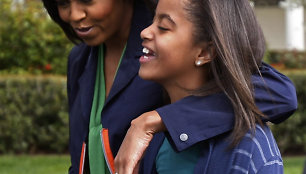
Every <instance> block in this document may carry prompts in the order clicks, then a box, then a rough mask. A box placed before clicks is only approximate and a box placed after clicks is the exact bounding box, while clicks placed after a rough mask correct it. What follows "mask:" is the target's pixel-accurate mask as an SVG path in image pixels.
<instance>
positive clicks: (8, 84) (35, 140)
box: [0, 71, 306, 154]
mask: <svg viewBox="0 0 306 174" xmlns="http://www.w3.org/2000/svg"><path fill="white" fill-rule="evenodd" d="M284 73H285V74H286V75H288V76H289V77H290V79H291V80H292V81H293V82H294V83H295V85H296V88H297V95H298V102H299V108H298V111H297V112H296V113H295V114H294V115H293V116H291V117H290V118H289V119H288V120H287V121H285V122H283V123H281V124H278V125H273V126H272V130H273V132H274V135H275V137H276V140H277V142H278V144H279V147H280V149H281V151H282V152H283V153H294V152H297V151H298V152H299V153H302V152H306V126H305V125H306V102H305V100H306V71H294V72H293V71H291V72H284ZM68 138H69V137H68V114H67V96H66V80H65V78H64V77H61V76H27V77H24V76H5V77H3V76H2V77H1V76H0V154H1V153H39V152H44V153H46V152H47V153H62V152H67V149H68Z"/></svg>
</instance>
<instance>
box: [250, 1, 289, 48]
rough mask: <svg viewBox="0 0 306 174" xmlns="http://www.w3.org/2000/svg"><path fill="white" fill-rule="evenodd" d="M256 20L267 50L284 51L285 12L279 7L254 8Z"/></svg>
mask: <svg viewBox="0 0 306 174" xmlns="http://www.w3.org/2000/svg"><path fill="white" fill-rule="evenodd" d="M255 14H256V16H257V20H258V22H259V24H260V25H261V27H262V30H263V32H264V35H265V38H266V41H267V44H268V48H269V49H286V34H285V33H286V25H285V10H284V9H283V8H280V7H255Z"/></svg>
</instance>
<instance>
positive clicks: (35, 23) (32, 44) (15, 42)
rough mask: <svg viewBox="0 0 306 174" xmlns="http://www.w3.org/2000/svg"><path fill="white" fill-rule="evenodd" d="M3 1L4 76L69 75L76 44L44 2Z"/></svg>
mask: <svg viewBox="0 0 306 174" xmlns="http://www.w3.org/2000/svg"><path fill="white" fill-rule="evenodd" d="M13 2H18V1H12V0H1V1H0V13H1V15H0V50H1V51H0V62H1V63H0V74H7V73H14V74H24V73H27V74H51V73H52V74H62V75H64V74H66V65H67V63H66V62H67V56H68V54H69V51H70V50H71V48H72V46H73V44H71V43H70V41H69V40H68V39H67V38H66V36H65V35H64V32H63V31H62V30H61V29H60V27H58V26H57V25H56V24H55V23H54V22H53V21H52V20H51V19H50V18H49V16H48V15H47V13H46V11H45V10H44V8H43V5H42V2H41V1H40V0H31V1H24V2H25V3H24V4H23V3H15V4H13Z"/></svg>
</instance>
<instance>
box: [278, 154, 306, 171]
mask: <svg viewBox="0 0 306 174" xmlns="http://www.w3.org/2000/svg"><path fill="white" fill-rule="evenodd" d="M283 160H284V173H285V174H302V173H303V169H304V165H305V160H306V156H299V157H283Z"/></svg>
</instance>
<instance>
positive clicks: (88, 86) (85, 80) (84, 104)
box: [78, 47, 98, 122]
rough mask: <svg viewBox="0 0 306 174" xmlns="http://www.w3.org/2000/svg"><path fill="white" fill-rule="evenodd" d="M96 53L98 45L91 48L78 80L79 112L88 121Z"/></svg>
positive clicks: (95, 68)
mask: <svg viewBox="0 0 306 174" xmlns="http://www.w3.org/2000/svg"><path fill="white" fill-rule="evenodd" d="M97 54H98V47H94V48H92V49H91V51H90V53H89V56H88V57H89V58H88V61H87V63H86V66H85V69H84V72H83V74H82V75H81V77H80V78H79V80H78V85H79V88H80V89H79V90H80V96H81V112H82V116H83V119H84V121H86V122H89V117H90V112H91V106H92V100H93V95H94V86H95V81H96V71H97V60H98V58H97Z"/></svg>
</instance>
